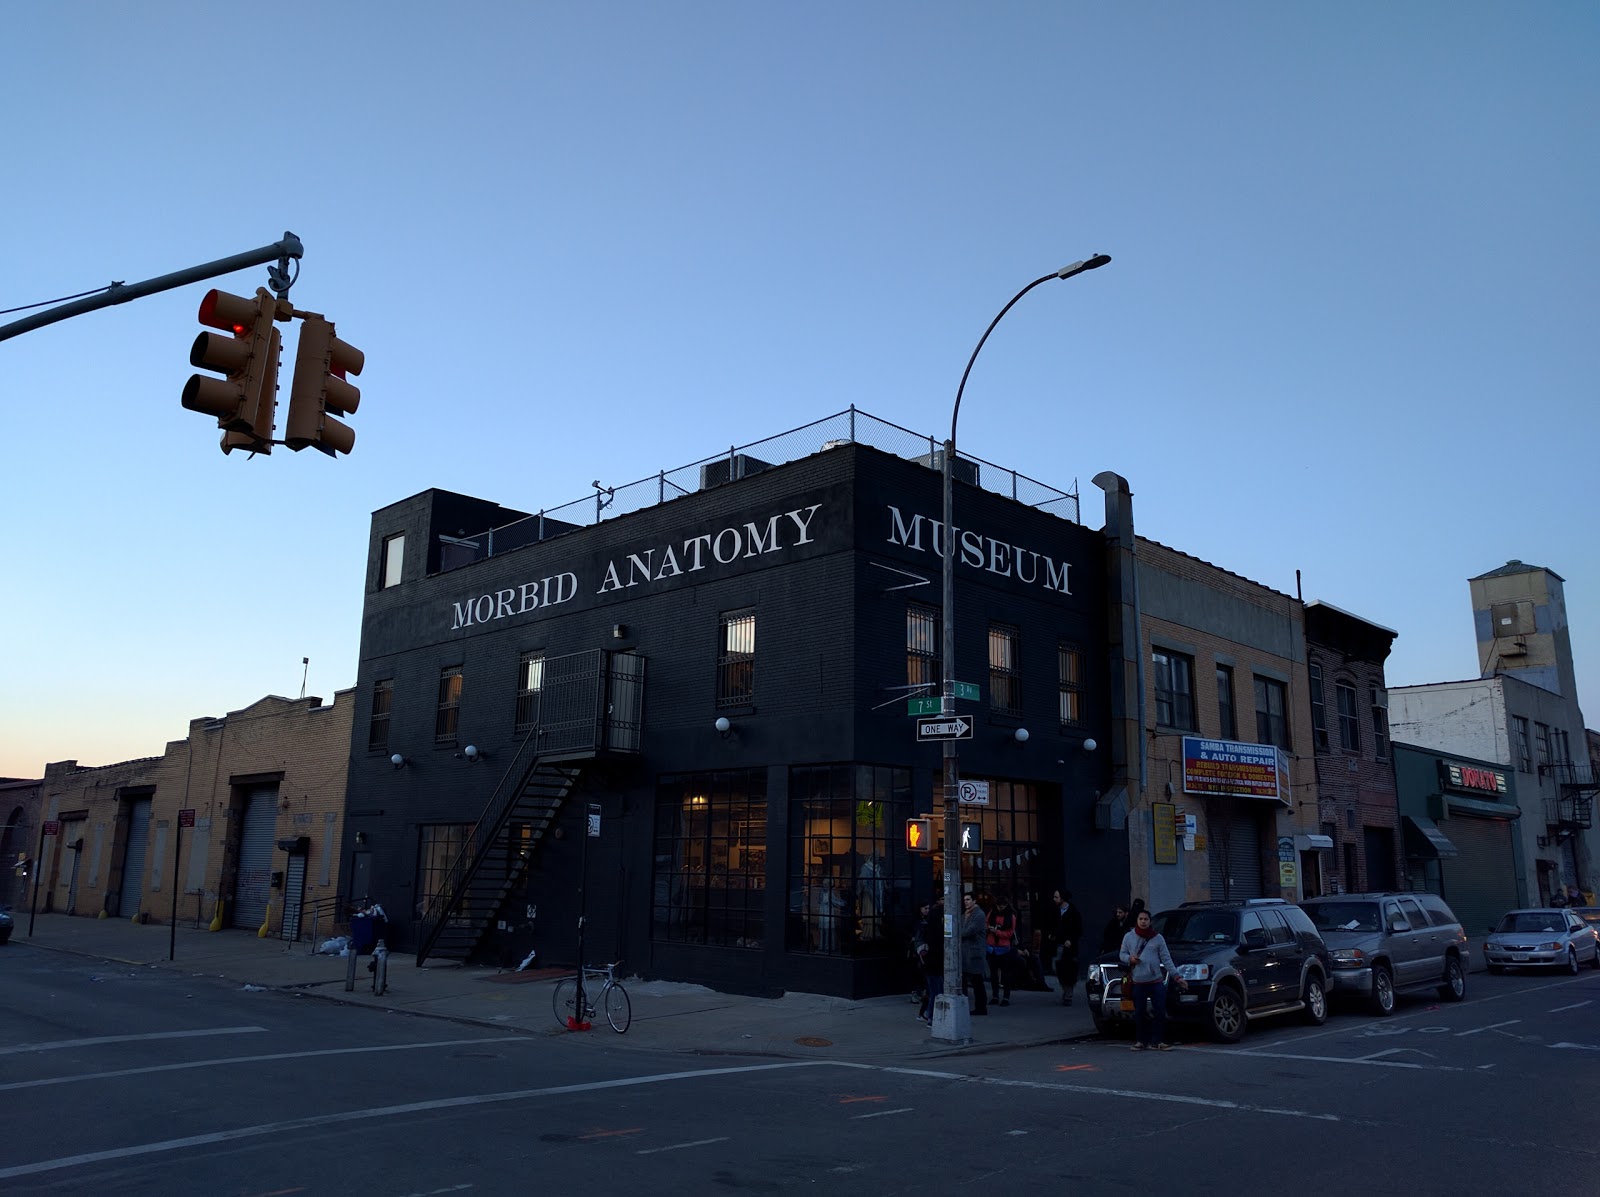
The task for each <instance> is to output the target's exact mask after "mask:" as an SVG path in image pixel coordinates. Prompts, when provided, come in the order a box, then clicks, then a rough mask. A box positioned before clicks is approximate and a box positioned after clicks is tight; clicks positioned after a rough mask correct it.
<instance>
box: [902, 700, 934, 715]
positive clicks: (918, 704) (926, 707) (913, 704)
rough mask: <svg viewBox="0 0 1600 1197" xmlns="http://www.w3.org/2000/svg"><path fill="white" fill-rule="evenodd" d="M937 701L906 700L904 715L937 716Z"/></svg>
mask: <svg viewBox="0 0 1600 1197" xmlns="http://www.w3.org/2000/svg"><path fill="white" fill-rule="evenodd" d="M939 701H940V700H939V699H937V698H908V699H906V714H907V715H937V714H938V713H939Z"/></svg>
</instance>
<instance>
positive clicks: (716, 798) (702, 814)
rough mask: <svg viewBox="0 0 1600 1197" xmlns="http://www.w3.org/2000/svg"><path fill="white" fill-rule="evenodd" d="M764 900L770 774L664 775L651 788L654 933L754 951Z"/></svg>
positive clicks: (759, 936)
mask: <svg viewBox="0 0 1600 1197" xmlns="http://www.w3.org/2000/svg"><path fill="white" fill-rule="evenodd" d="M766 901H767V772H766V770H765V769H739V770H727V771H723V772H716V773H695V774H684V775H680V776H677V777H664V778H662V779H661V784H660V785H659V787H658V788H657V790H656V838H655V871H654V875H653V887H652V901H651V908H652V912H651V934H652V936H653V937H654V938H655V939H657V940H665V941H667V942H674V943H704V944H719V945H721V946H723V947H730V948H759V947H761V946H762V944H763V942H764V940H765V937H766V930H765V921H764V917H763V916H764V914H765V911H766Z"/></svg>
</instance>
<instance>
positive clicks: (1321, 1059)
mask: <svg viewBox="0 0 1600 1197" xmlns="http://www.w3.org/2000/svg"><path fill="white" fill-rule="evenodd" d="M1393 1050H1394V1051H1401V1050H1403V1049H1401V1048H1394V1049H1393ZM1211 1054H1215V1055H1219V1056H1259V1057H1261V1058H1262V1059H1264V1060H1310V1061H1312V1062H1314V1063H1317V1064H1364V1065H1366V1066H1367V1067H1368V1068H1406V1069H1410V1070H1411V1071H1413V1072H1465V1071H1467V1070H1466V1069H1465V1068H1453V1067H1451V1066H1450V1065H1448V1064H1411V1063H1408V1062H1406V1061H1404V1060H1381V1059H1379V1058H1378V1056H1386V1055H1388V1054H1389V1053H1388V1052H1379V1053H1378V1056H1308V1055H1301V1054H1300V1053H1298V1052H1264V1051H1256V1050H1251V1051H1242V1050H1241V1051H1234V1050H1231V1049H1229V1048H1225V1047H1221V1048H1212V1049H1211Z"/></svg>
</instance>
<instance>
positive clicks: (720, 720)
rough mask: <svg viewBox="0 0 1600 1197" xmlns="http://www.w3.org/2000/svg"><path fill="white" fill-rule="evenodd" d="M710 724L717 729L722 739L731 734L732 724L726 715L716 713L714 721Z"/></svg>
mask: <svg viewBox="0 0 1600 1197" xmlns="http://www.w3.org/2000/svg"><path fill="white" fill-rule="evenodd" d="M712 726H713V727H715V728H716V729H717V735H719V736H721V737H722V738H723V739H724V740H726V739H727V738H728V737H729V736H731V735H733V724H732V723H731V722H730V721H729V719H728V717H727V716H726V715H718V716H717V721H716V723H714V724H713V725H712Z"/></svg>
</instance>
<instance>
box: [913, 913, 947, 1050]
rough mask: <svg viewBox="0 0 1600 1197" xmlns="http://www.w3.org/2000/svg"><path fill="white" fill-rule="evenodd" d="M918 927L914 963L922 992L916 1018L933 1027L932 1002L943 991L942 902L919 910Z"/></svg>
mask: <svg viewBox="0 0 1600 1197" xmlns="http://www.w3.org/2000/svg"><path fill="white" fill-rule="evenodd" d="M922 912H923V913H922V921H921V922H920V923H918V924H917V931H916V950H917V964H918V967H920V968H921V970H922V980H923V989H924V991H925V992H924V993H923V995H922V1008H921V1009H919V1010H918V1011H917V1017H918V1018H920V1019H921V1020H922V1021H923V1022H925V1023H926V1024H927V1025H928V1026H930V1027H931V1026H932V1025H933V999H934V998H936V997H938V996H939V995H940V994H941V993H943V992H944V903H943V902H932V903H929V904H927V905H925V906H923V908H922Z"/></svg>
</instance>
